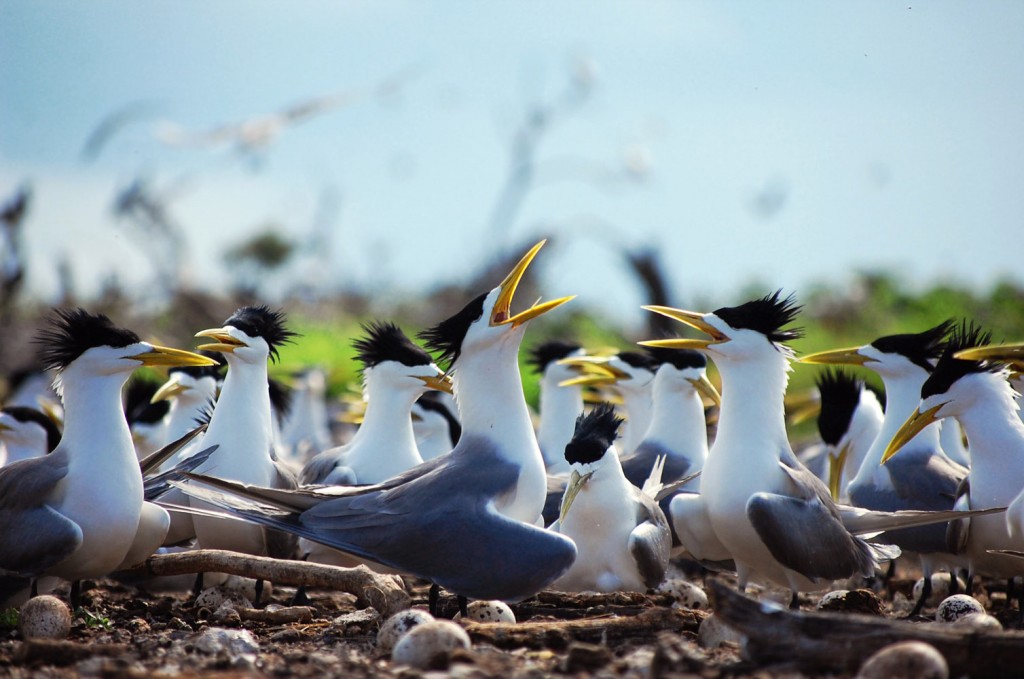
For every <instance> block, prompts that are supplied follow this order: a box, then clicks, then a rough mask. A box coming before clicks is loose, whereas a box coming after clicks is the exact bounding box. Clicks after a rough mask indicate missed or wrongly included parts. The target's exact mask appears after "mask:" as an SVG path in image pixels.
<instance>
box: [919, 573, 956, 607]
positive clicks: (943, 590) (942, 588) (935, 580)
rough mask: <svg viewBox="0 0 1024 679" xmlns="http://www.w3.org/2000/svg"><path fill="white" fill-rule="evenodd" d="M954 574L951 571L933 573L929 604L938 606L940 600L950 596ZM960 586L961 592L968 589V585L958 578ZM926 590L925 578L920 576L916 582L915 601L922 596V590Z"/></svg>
mask: <svg viewBox="0 0 1024 679" xmlns="http://www.w3.org/2000/svg"><path fill="white" fill-rule="evenodd" d="M951 579H952V576H951V575H950V574H949V573H932V593H931V594H929V595H928V601H926V602H925V605H927V606H938V605H939V602H941V601H942V600H943V599H945V598H946V597H948V596H949V590H950V587H949V584H950V582H951V581H952V580H951ZM956 581H957V584H958V586H959V590H957V591H960V592H963V591H965V590H966V589H967V585H965V584H964V581H963V580H961V579H960V578H957V579H956ZM923 590H924V578H918V579H917V582H915V583H914V597H913V598H914V601H917V600H918V599H920V598H921V592H922V591H923Z"/></svg>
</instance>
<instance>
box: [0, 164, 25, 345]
mask: <svg viewBox="0 0 1024 679" xmlns="http://www.w3.org/2000/svg"><path fill="white" fill-rule="evenodd" d="M31 199H32V189H31V188H30V187H29V185H28V184H23V185H22V186H20V187H19V188H18V190H17V191H16V192H15V193H14V195H13V196H11V198H10V199H8V200H7V202H6V203H4V204H3V206H0V324H2V325H5V326H6V325H7V323H8V322H9V321H10V319H11V314H12V313H13V312H14V307H15V302H16V301H17V297H18V295H19V294H20V292H21V288H22V286H23V285H24V283H25V269H26V262H27V256H26V254H25V248H24V244H23V241H22V238H21V235H22V234H21V230H22V226H23V224H24V222H25V215H26V214H28V206H29V202H30V201H31Z"/></svg>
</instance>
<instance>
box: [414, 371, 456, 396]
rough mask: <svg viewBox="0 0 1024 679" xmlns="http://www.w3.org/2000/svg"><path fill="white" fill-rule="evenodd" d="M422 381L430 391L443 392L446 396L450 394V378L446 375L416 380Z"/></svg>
mask: <svg viewBox="0 0 1024 679" xmlns="http://www.w3.org/2000/svg"><path fill="white" fill-rule="evenodd" d="M418 379H420V380H422V381H423V383H424V384H426V385H427V386H428V387H430V388H431V389H435V390H437V391H443V392H444V393H446V394H451V393H452V378H451V377H449V376H448V375H436V376H433V377H420V378H418Z"/></svg>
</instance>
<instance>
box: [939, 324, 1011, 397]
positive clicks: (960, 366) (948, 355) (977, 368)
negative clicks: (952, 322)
mask: <svg viewBox="0 0 1024 679" xmlns="http://www.w3.org/2000/svg"><path fill="white" fill-rule="evenodd" d="M991 341H992V333H990V332H984V331H983V330H982V329H981V327H980V326H978V325H975V324H974V323H973V322H970V321H966V320H965V321H963V322H961V323H960V324H959V325H957V326H956V327H954V328H953V331H952V333H951V334H950V336H949V341H948V342H946V346H945V348H944V349H943V351H942V355H941V356H939V361H938V363H936V364H935V369H934V370H932V374H931V375H929V376H928V379H927V380H925V383H924V384H923V385H921V398H928V397H929V396H934V395H935V394H944V393H946V392H947V391H949V389H950V387H952V386H953V384H954V383H955V382H956V381H957V380H959V379H960V378H961V377H965V376H967V375H970V374H973V373H983V372H997V371H999V370H1002V368H1003V364H1002V363H999V362H998V361H969V360H968V361H965V360H963V359H960V358H953V355H954V354H955V353H956V352H958V351H963V350H964V349H970V348H971V347H981V346H985V345H986V344H989V343H990V342H991Z"/></svg>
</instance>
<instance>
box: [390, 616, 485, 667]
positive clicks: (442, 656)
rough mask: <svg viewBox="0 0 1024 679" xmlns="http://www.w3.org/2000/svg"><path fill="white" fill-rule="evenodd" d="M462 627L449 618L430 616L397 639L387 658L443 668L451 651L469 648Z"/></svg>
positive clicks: (405, 662) (397, 661)
mask: <svg viewBox="0 0 1024 679" xmlns="http://www.w3.org/2000/svg"><path fill="white" fill-rule="evenodd" d="M469 646H470V643H469V635H468V634H466V630H464V629H462V628H461V627H459V626H458V625H457V624H455V623H454V622H452V621H451V620H432V621H430V622H425V623H423V624H421V625H417V626H416V627H414V628H413V629H411V630H410V631H409V632H408V633H407V634H406V635H405V636H403V637H402V638H401V639H399V640H398V643H397V644H395V648H394V650H392V651H391V660H393V661H394V662H396V663H398V664H400V665H409V666H410V667H415V668H416V669H421V670H426V669H447V667H448V659H449V658H450V657H451V653H452V651H454V650H456V649H459V648H469Z"/></svg>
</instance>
